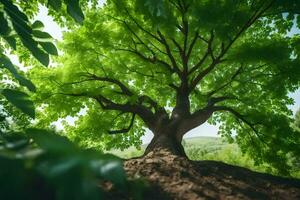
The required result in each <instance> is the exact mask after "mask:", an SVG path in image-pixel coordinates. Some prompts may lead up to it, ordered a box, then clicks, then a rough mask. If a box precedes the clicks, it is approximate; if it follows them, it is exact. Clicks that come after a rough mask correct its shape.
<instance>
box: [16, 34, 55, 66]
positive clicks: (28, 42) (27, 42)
mask: <svg viewBox="0 0 300 200" xmlns="http://www.w3.org/2000/svg"><path fill="white" fill-rule="evenodd" d="M21 40H22V43H23V44H24V46H25V47H27V48H28V49H29V51H31V53H32V55H33V56H34V57H35V58H36V59H37V60H38V61H40V63H42V64H43V65H44V66H48V65H49V55H48V54H47V53H45V52H44V51H43V50H41V49H39V48H38V46H37V44H38V43H37V42H36V41H34V40H33V39H32V38H30V37H24V38H21Z"/></svg>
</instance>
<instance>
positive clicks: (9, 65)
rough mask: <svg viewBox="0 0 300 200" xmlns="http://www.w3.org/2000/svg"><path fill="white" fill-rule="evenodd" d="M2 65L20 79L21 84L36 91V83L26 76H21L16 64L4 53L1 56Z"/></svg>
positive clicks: (0, 63)
mask: <svg viewBox="0 0 300 200" xmlns="http://www.w3.org/2000/svg"><path fill="white" fill-rule="evenodd" d="M0 66H1V67H5V68H6V69H8V70H9V71H10V72H11V73H12V74H13V76H14V77H15V78H16V79H17V80H18V81H19V83H20V84H21V85H23V86H25V87H27V88H28V89H29V90H30V91H32V92H35V90H36V88H35V86H34V84H33V83H32V82H31V81H30V80H27V79H26V78H24V77H23V76H21V75H20V74H19V73H18V71H17V69H16V68H15V66H14V65H13V64H12V62H11V61H10V60H9V59H8V58H7V57H6V56H4V55H2V57H0Z"/></svg>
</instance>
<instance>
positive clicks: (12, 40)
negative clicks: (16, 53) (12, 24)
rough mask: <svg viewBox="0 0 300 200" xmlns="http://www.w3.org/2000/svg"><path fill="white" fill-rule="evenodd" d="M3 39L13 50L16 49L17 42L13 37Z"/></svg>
mask: <svg viewBox="0 0 300 200" xmlns="http://www.w3.org/2000/svg"><path fill="white" fill-rule="evenodd" d="M3 39H4V40H5V41H6V42H7V43H8V44H9V46H10V47H11V48H13V49H14V50H16V49H17V42H16V39H15V37H14V36H8V37H3Z"/></svg>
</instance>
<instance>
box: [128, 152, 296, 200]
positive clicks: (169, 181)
mask: <svg viewBox="0 0 300 200" xmlns="http://www.w3.org/2000/svg"><path fill="white" fill-rule="evenodd" d="M124 167H125V170H126V172H127V174H128V176H129V177H131V178H144V179H146V180H147V181H148V182H149V184H150V188H151V189H149V190H148V191H147V192H146V193H145V195H144V197H143V199H155V200H159V199H164V200H165V199H174V200H200V199H287V200H293V199H300V180H297V179H287V178H282V177H276V176H272V175H268V174H262V173H258V172H253V171H251V170H248V169H245V168H241V167H237V166H233V165H228V164H224V163H222V162H217V161H190V160H188V159H187V158H182V157H178V156H175V155H172V154H170V153H169V152H167V151H164V150H161V151H159V152H156V153H150V154H148V155H147V156H144V157H141V158H136V159H129V160H126V161H125V162H124Z"/></svg>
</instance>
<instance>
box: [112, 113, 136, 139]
mask: <svg viewBox="0 0 300 200" xmlns="http://www.w3.org/2000/svg"><path fill="white" fill-rule="evenodd" d="M134 118H135V114H133V115H132V117H131V120H130V124H129V126H128V127H127V128H123V129H120V130H109V131H108V133H109V134H121V133H128V132H129V131H130V129H131V128H132V127H133V124H134Z"/></svg>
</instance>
